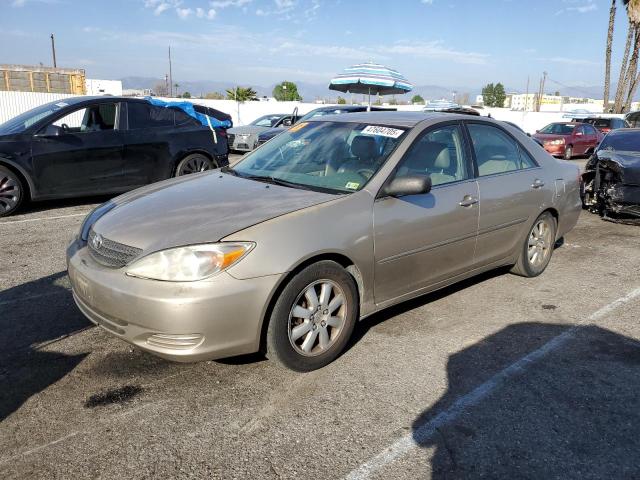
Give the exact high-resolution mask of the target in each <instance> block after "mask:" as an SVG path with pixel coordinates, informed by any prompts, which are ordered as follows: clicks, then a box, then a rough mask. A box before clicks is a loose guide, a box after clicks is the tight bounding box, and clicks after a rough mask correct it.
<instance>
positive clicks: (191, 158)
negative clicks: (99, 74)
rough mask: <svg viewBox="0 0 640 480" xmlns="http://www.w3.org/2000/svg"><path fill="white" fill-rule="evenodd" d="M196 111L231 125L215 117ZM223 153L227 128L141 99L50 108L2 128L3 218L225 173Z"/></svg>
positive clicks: (75, 101)
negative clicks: (28, 206) (35, 203)
mask: <svg viewBox="0 0 640 480" xmlns="http://www.w3.org/2000/svg"><path fill="white" fill-rule="evenodd" d="M195 108H196V110H197V111H199V113H202V114H205V115H209V116H210V117H213V116H215V117H219V118H220V119H225V120H223V121H225V122H226V121H228V120H227V117H228V115H226V114H224V113H222V112H218V111H217V110H213V109H209V108H206V107H201V106H195ZM228 119H229V120H230V117H228ZM228 151H229V149H228V145H227V138H226V131H225V129H224V128H217V127H215V128H209V127H208V126H207V127H205V126H203V125H202V124H201V123H200V122H199V121H198V120H196V119H195V118H193V117H192V116H190V115H188V114H187V113H185V112H184V111H182V110H180V109H176V108H164V107H159V106H155V105H152V104H150V103H149V102H148V101H146V100H143V99H133V98H125V97H122V98H120V97H111V96H105V97H74V98H68V99H65V100H61V101H56V102H52V103H47V104H45V105H41V106H39V107H36V108H34V109H33V110H29V111H28V112H25V113H23V114H21V115H18V116H17V117H15V118H13V119H11V120H9V121H8V122H6V123H4V124H2V125H0V216H3V215H10V214H12V213H14V212H15V211H16V210H17V209H18V208H19V207H20V205H21V203H22V202H23V201H25V200H47V199H52V198H63V197H80V196H87V195H98V194H112V193H121V192H125V191H127V190H132V189H134V188H137V187H140V186H142V185H146V184H148V183H153V182H157V181H158V180H164V179H167V178H170V177H173V176H180V175H185V174H188V173H194V172H201V171H204V170H209V169H211V168H215V167H222V166H224V165H228V163H229V161H228Z"/></svg>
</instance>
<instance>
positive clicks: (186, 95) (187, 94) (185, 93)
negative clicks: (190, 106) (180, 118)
mask: <svg viewBox="0 0 640 480" xmlns="http://www.w3.org/2000/svg"><path fill="white" fill-rule="evenodd" d="M182 98H191V93H189V92H184V93H183V94H182Z"/></svg>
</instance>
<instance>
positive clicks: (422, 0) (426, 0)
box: [420, 0, 433, 5]
mask: <svg viewBox="0 0 640 480" xmlns="http://www.w3.org/2000/svg"><path fill="white" fill-rule="evenodd" d="M420 3H424V4H425V5H433V0H420Z"/></svg>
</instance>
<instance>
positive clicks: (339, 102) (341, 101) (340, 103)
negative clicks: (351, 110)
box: [338, 97, 347, 105]
mask: <svg viewBox="0 0 640 480" xmlns="http://www.w3.org/2000/svg"><path fill="white" fill-rule="evenodd" d="M346 103H347V101H346V100H345V99H344V98H342V97H338V105H346Z"/></svg>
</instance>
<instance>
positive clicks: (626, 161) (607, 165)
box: [582, 128, 640, 225]
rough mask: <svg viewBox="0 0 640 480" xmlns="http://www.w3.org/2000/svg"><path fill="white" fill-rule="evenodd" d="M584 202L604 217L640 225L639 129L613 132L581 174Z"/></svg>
mask: <svg viewBox="0 0 640 480" xmlns="http://www.w3.org/2000/svg"><path fill="white" fill-rule="evenodd" d="M582 180H583V189H582V201H583V205H584V206H585V207H586V208H588V209H589V210H590V211H591V212H594V213H598V214H599V215H600V216H602V217H603V218H604V219H605V220H612V221H616V222H622V223H633V224H638V225H640V128H623V129H618V130H613V131H611V132H610V133H609V134H608V135H607V136H606V137H605V138H604V140H602V142H601V143H600V145H599V146H598V148H597V150H596V152H595V153H594V154H593V155H592V156H591V158H590V159H589V161H588V162H587V165H586V166H585V172H584V173H583V174H582Z"/></svg>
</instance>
